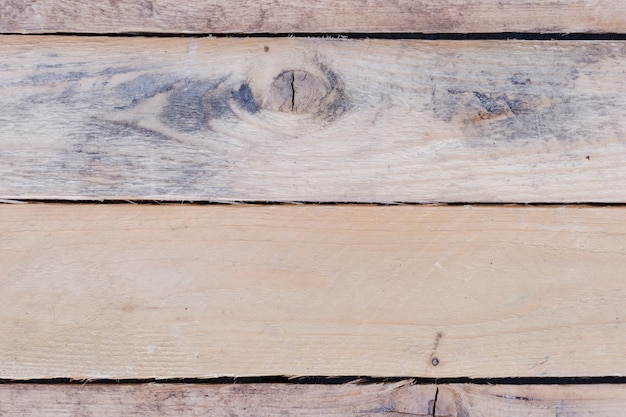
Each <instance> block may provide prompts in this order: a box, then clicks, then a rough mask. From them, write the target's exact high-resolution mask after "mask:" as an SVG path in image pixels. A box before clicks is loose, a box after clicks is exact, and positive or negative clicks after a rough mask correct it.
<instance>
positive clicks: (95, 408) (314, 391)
mask: <svg viewBox="0 0 626 417" xmlns="http://www.w3.org/2000/svg"><path fill="white" fill-rule="evenodd" d="M436 389H439V392H438V395H437V403H436V407H435V413H436V414H435V416H437V417H478V416H480V417H508V416H525V417H554V416H576V417H584V416H603V417H611V416H615V417H622V416H623V413H624V409H626V386H624V385H622V384H617V385H560V386H559V385H493V386H488V385H471V384H465V385H439V386H437V387H436V386H435V385H413V384H411V382H410V381H403V382H398V383H387V384H367V385H357V384H344V385H291V384H244V385H192V384H165V385H164V384H140V385H90V384H88V385H84V386H80V385H33V384H9V385H0V416H3V417H4V416H7V417H9V416H10V417H29V416H33V417H79V416H80V417H82V416H85V415H88V416H93V417H106V416H116V417H117V416H128V417H135V416H141V417H143V416H146V415H150V416H177V417H178V416H205V415H207V412H210V415H211V416H216V417H221V416H228V417H232V416H250V415H254V416H259V417H269V416H312V415H315V416H333V417H340V416H359V417H366V416H368V417H369V416H371V417H374V416H379V417H382V416H387V417H401V416H414V417H427V416H432V415H433V414H432V413H433V405H434V403H435V401H434V400H435V391H436ZM209 410H210V411H209Z"/></svg>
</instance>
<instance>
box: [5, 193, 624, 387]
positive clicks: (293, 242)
mask: <svg viewBox="0 0 626 417" xmlns="http://www.w3.org/2000/svg"><path fill="white" fill-rule="evenodd" d="M0 264H1V265H3V268H2V269H1V270H0V288H2V292H1V302H0V335H2V336H1V337H0V377H1V378H16V379H29V378H48V377H71V378H153V377H157V378H161V377H171V378H175V377H211V376H220V375H231V376H255V375H329V376H332V375H339V376H341V375H370V376H390V375H391V376H393V375H396V376H403V375H406V376H420V377H464V376H469V377H517V376H607V375H625V374H626V360H624V359H625V358H626V325H625V321H624V314H623V313H624V300H625V299H626V286H625V285H624V282H625V281H624V271H626V210H624V209H622V208H584V209H579V208H556V207H551V208H537V207H524V208H519V207H517V208H513V207H430V206H387V207H384V206H377V207H372V206H312V205H300V206H298V205H287V206H215V205H211V206H182V207H181V206H174V205H172V206H170V205H164V206H156V205H155V206H146V205H138V206H137V205H105V206H101V205H78V206H76V205H72V206H68V205H40V204H35V205H33V204H27V205H4V206H0Z"/></svg>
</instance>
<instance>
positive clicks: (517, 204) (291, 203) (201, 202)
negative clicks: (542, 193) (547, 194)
mask: <svg viewBox="0 0 626 417" xmlns="http://www.w3.org/2000/svg"><path fill="white" fill-rule="evenodd" d="M2 204H6V205H9V204H59V205H62V204H64V205H178V206H180V205H185V206H209V205H216V206H233V205H242V206H280V205H285V206H300V205H305V206H424V207H429V206H432V207H446V206H449V207H465V206H472V207H580V208H583V207H626V203H619V202H595V201H588V202H489V201H452V202H437V201H435V202H410V201H408V202H404V201H370V202H367V201H307V200H303V201H297V200H294V201H289V200H285V201H273V200H267V201H265V200H232V201H230V200H216V201H213V200H157V199H154V200H150V199H138V200H129V199H103V200H98V199H81V200H70V199H67V200H64V199H19V200H18V199H0V205H2Z"/></svg>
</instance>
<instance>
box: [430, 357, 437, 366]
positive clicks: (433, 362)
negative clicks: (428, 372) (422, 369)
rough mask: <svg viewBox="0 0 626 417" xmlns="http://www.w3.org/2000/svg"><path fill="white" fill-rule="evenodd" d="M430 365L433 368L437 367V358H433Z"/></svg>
mask: <svg viewBox="0 0 626 417" xmlns="http://www.w3.org/2000/svg"><path fill="white" fill-rule="evenodd" d="M430 363H432V364H433V366H437V365H439V359H437V358H433V359H432V360H431V361H430Z"/></svg>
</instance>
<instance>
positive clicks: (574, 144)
mask: <svg viewBox="0 0 626 417" xmlns="http://www.w3.org/2000/svg"><path fill="white" fill-rule="evenodd" d="M3 39H4V44H3V45H1V46H0V62H1V63H0V108H2V112H1V113H0V128H1V130H0V157H1V158H2V164H0V198H4V199H20V198H23V199H25V198H31V199H47V198H53V199H57V198H58V199H65V198H70V199H100V198H111V199H162V200H178V199H184V200H211V201H231V200H248V201H249V200H261V201H266V200H273V201H277V200H279V201H302V200H306V201H334V202H347V201H361V202H373V201H376V202H388V201H402V202H442V201H445V202H450V201H452V202H581V201H582V202H592V201H595V202H626V165H625V164H624V159H625V158H626V117H624V113H625V112H626V83H624V82H623V80H624V79H625V77H626V70H625V69H624V68H626V43H623V42H582V41H581V42H530V41H520V42H513V41H510V42H509V41H475V42H474V41H472V42H464V41H454V42H453V41H438V42H435V41H374V40H362V41H355V40H352V41H341V40H321V39H255V40H245V39H243V40H242V39H239V40H237V39H142V38H75V37H19V36H15V37H11V36H9V37H6V38H3ZM292 81H293V82H292Z"/></svg>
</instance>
